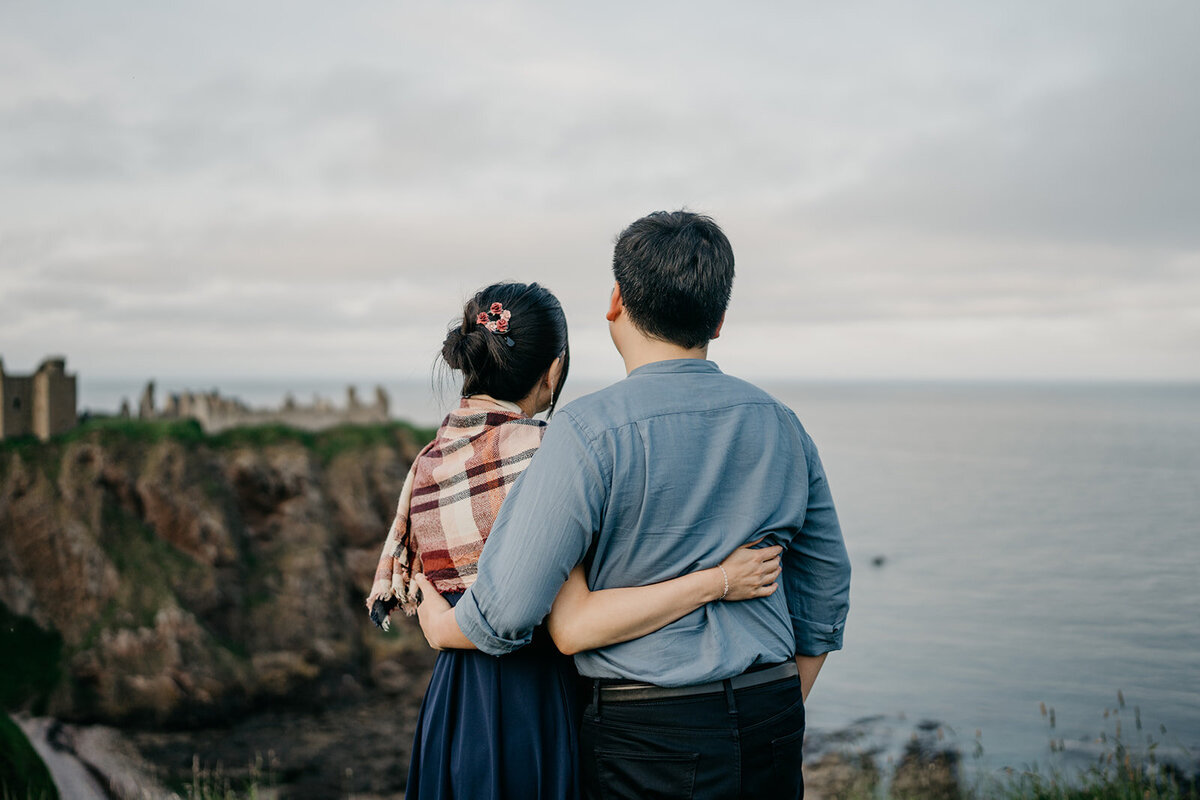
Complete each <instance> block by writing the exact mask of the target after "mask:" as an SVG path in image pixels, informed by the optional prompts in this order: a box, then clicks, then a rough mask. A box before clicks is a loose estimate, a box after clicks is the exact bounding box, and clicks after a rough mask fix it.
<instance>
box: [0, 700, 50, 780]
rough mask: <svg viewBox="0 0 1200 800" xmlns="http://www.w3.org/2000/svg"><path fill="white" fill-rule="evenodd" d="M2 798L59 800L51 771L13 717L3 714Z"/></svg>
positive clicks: (0, 729) (0, 739) (0, 751)
mask: <svg viewBox="0 0 1200 800" xmlns="http://www.w3.org/2000/svg"><path fill="white" fill-rule="evenodd" d="M0 798H2V800H10V798H11V800H58V789H57V788H56V787H55V786H54V781H53V780H52V779H51V777H50V770H48V769H46V765H45V763H44V762H43V761H42V759H41V758H40V757H39V756H38V754H37V751H35V750H34V749H33V745H31V744H30V743H29V740H28V739H26V738H25V734H24V733H22V732H21V729H20V728H18V727H17V724H16V723H15V722H13V721H12V720H11V719H9V716H8V715H7V714H4V713H0Z"/></svg>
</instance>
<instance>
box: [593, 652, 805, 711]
mask: <svg viewBox="0 0 1200 800" xmlns="http://www.w3.org/2000/svg"><path fill="white" fill-rule="evenodd" d="M798 675H799V673H798V672H797V671H796V662H795V661H785V662H784V663H782V664H776V665H775V666H773V667H767V668H766V669H760V670H757V671H755V672H743V673H742V674H741V675H735V676H733V677H732V678H728V679H727V680H725V681H709V682H708V683H697V684H693V685H691V686H655V685H654V684H651V683H620V684H614V685H609V686H605V685H603V684H601V685H600V700H601V701H602V702H605V703H620V702H633V701H635V700H665V699H667V698H669V697H691V696H692V695H698V694H718V693H720V692H724V691H725V684H726V682H728V683H729V688H730V689H732V690H734V691H737V690H738V689H748V688H750V687H751V686H761V685H762V684H764V683H774V682H775V681H782V680H787V679H788V678H793V677H797V676H798Z"/></svg>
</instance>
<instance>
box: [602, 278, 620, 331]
mask: <svg viewBox="0 0 1200 800" xmlns="http://www.w3.org/2000/svg"><path fill="white" fill-rule="evenodd" d="M624 312H625V304H624V303H623V302H622V301H621V284H619V283H614V284H613V290H612V296H611V297H609V299H608V313H607V314H605V315H604V318H605V319H606V320H608V321H609V322H616V321H617V317H619V316H621V314H623V313H624Z"/></svg>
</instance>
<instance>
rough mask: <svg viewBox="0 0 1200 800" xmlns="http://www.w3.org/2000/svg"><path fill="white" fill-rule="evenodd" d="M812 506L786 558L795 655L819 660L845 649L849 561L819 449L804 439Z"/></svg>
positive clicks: (785, 581) (784, 556)
mask: <svg viewBox="0 0 1200 800" xmlns="http://www.w3.org/2000/svg"><path fill="white" fill-rule="evenodd" d="M804 451H805V458H806V460H807V462H808V470H807V477H808V507H807V510H806V512H805V517H804V524H803V525H802V527H801V529H800V531H799V532H798V534H797V535H796V536H795V537H794V538H793V539H792V542H791V544H790V546H789V547H788V549H787V550H786V551H785V552H784V554H783V559H782V566H783V589H784V592H785V593H786V596H787V603H788V611H789V612H790V614H791V617H792V629H793V631H794V632H795V635H796V654H797V655H802V656H819V655H821V654H822V653H828V652H830V651H832V650H840V649H841V648H842V632H843V630H844V628H845V626H846V614H847V612H848V611H849V607H850V558H849V556H848V555H847V553H846V543H845V541H844V540H843V539H842V528H841V525H840V524H839V523H838V517H837V510H836V509H835V508H834V506H833V495H832V494H831V493H830V491H829V483H828V481H827V480H826V479H825V469H824V467H823V466H822V465H821V459H820V456H819V455H818V454H817V448H816V445H814V444H813V443H812V440H811V439H810V438H808V436H807V434H805V435H804Z"/></svg>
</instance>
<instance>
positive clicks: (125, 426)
mask: <svg viewBox="0 0 1200 800" xmlns="http://www.w3.org/2000/svg"><path fill="white" fill-rule="evenodd" d="M425 436H428V432H420V431H414V430H413V429H410V428H408V427H406V426H403V425H396V424H392V425H382V426H372V427H368V428H347V429H337V430H333V431H328V432H325V433H321V434H302V433H296V432H291V431H287V430H285V429H278V428H262V429H248V430H245V431H231V432H229V433H227V434H222V435H221V436H217V437H206V436H204V435H203V434H201V433H200V431H199V429H198V428H197V427H196V426H195V425H194V423H170V424H164V423H129V422H127V423H121V424H110V425H98V424H97V425H92V426H88V427H84V428H82V429H79V430H78V431H76V432H74V433H73V434H71V435H70V436H69V437H68V438H64V439H60V440H56V441H53V442H51V443H49V444H38V445H35V444H33V443H28V442H25V443H20V444H8V445H5V447H4V449H2V450H0V603H2V604H3V607H2V608H0V616H4V617H5V618H6V619H10V620H12V619H15V620H19V621H20V622H21V625H22V626H24V627H23V628H22V627H21V626H13V625H8V626H6V630H7V631H8V633H7V634H5V633H4V632H0V637H3V636H5V635H8V636H9V637H10V639H11V637H13V636H16V635H17V634H16V633H14V631H17V630H18V629H22V630H26V631H27V632H28V631H32V634H29V635H26V636H25V638H24V639H21V640H20V641H9V642H7V643H6V644H7V645H8V646H7V647H6V648H5V649H8V650H10V653H11V655H9V656H7V657H0V659H4V660H7V659H12V660H14V662H17V661H19V662H20V663H25V664H28V663H34V662H35V661H36V659H37V658H38V657H41V658H42V659H43V661H45V660H46V659H47V658H49V659H50V660H51V661H55V662H57V663H55V664H53V665H52V666H53V667H54V668H50V669H47V670H45V671H42V672H40V673H39V674H37V675H32V676H28V675H27V676H25V677H24V678H23V680H24V683H23V684H22V685H20V686H12V685H10V686H9V687H7V691H6V692H5V695H6V698H5V702H6V703H7V704H9V705H21V706H26V707H30V706H32V707H34V708H35V709H36V710H38V711H39V712H42V713H46V714H49V715H52V716H56V717H59V718H65V719H76V720H95V721H104V722H111V723H118V724H120V723H129V722H139V721H141V722H152V723H158V724H167V725H173V724H188V723H194V722H202V721H205V720H220V719H229V718H231V717H233V716H237V715H238V714H239V713H241V712H242V711H244V710H246V709H249V708H251V707H262V706H269V705H274V704H276V703H277V702H278V701H281V700H284V699H286V698H289V697H293V698H294V697H298V696H308V695H309V694H310V690H312V689H313V688H314V687H316V686H319V685H322V684H328V683H331V679H332V682H333V683H338V682H340V683H343V684H344V683H346V682H347V681H349V682H350V683H357V682H359V681H365V682H368V683H370V682H374V683H375V684H377V685H381V686H385V687H386V685H387V684H388V683H389V681H391V682H393V683H394V682H395V681H396V680H397V676H396V675H395V673H396V670H397V667H396V664H395V658H394V656H395V655H396V653H397V651H410V650H411V651H415V650H416V649H418V646H419V647H420V648H423V642H419V634H418V633H416V632H415V630H414V629H413V628H412V627H411V626H396V629H397V630H398V634H397V635H396V636H390V637H388V636H384V635H383V634H382V633H380V632H378V631H377V630H376V629H375V628H374V627H373V626H372V625H371V624H370V622H369V621H368V620H367V616H366V613H365V610H364V609H363V607H362V599H363V597H364V596H365V595H366V593H367V591H368V590H369V586H370V581H371V578H372V573H373V570H374V565H375V561H376V559H377V558H378V555H379V548H380V547H382V543H383V540H384V537H385V535H386V532H387V526H388V524H389V523H390V521H391V516H392V513H393V511H394V506H395V502H396V498H397V496H398V495H399V493H400V488H401V485H402V483H403V481H404V477H405V475H406V473H407V471H408V467H409V465H410V463H411V460H412V458H413V457H414V456H415V455H416V452H417V450H418V449H419V447H420V445H421V444H422V443H423V441H424V438H423V437H425ZM56 634H57V636H56ZM41 641H47V642H51V644H53V645H55V646H56V647H57V648H58V649H57V650H56V651H55V652H56V653H57V655H54V656H52V657H50V656H46V655H45V654H44V653H43V654H42V655H41V656H39V655H38V654H36V653H32V652H21V653H18V652H15V650H14V648H16V649H22V648H26V647H29V648H33V649H36V648H37V647H40V645H37V644H36V643H37V642H41ZM30 642H33V643H34V644H27V643H30ZM31 659H32V661H31ZM55 669H57V674H55ZM13 674H14V675H15V674H16V672H14V673H13ZM14 680H15V679H14Z"/></svg>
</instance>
